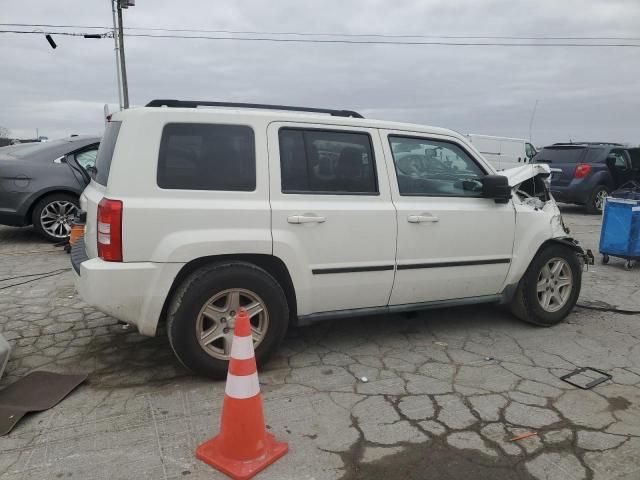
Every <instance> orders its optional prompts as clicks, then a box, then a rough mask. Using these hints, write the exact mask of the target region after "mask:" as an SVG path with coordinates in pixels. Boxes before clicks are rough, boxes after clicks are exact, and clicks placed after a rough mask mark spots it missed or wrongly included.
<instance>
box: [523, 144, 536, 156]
mask: <svg viewBox="0 0 640 480" xmlns="http://www.w3.org/2000/svg"><path fill="white" fill-rule="evenodd" d="M524 149H525V153H526V154H527V158H533V156H534V155H535V154H536V153H537V152H536V147H534V146H533V145H531V144H530V143H525V144H524Z"/></svg>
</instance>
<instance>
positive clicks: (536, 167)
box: [498, 163, 551, 187]
mask: <svg viewBox="0 0 640 480" xmlns="http://www.w3.org/2000/svg"><path fill="white" fill-rule="evenodd" d="M498 174H499V175H504V176H505V177H507V179H508V180H509V186H510V187H517V186H518V185H520V184H521V183H522V182H524V181H526V180H529V179H530V178H533V177H535V176H537V175H542V176H543V177H544V178H545V181H546V182H547V186H548V184H549V176H550V175H551V168H550V167H549V165H547V164H545V163H531V164H529V165H524V166H522V167H515V168H509V169H507V170H502V171H500V172H498Z"/></svg>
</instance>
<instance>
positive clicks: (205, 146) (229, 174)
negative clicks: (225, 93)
mask: <svg viewBox="0 0 640 480" xmlns="http://www.w3.org/2000/svg"><path fill="white" fill-rule="evenodd" d="M157 182H158V186H159V187H160V188H166V189H181V190H225V191H253V190H255V188H256V153H255V138H254V133H253V130H252V129H251V128H250V127H247V126H244V125H214V124H205V123H169V124H167V125H165V127H164V129H163V130H162V139H161V140H160V153H159V156H158V176H157Z"/></svg>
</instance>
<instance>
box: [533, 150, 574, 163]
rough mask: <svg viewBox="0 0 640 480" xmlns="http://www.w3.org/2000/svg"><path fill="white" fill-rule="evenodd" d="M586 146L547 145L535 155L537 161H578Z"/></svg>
mask: <svg viewBox="0 0 640 480" xmlns="http://www.w3.org/2000/svg"><path fill="white" fill-rule="evenodd" d="M585 150H586V148H585V147H545V148H543V149H542V150H540V151H539V152H538V153H537V154H536V156H535V157H534V159H533V160H534V162H537V163H578V162H580V160H581V159H582V156H583V155H584V151H585Z"/></svg>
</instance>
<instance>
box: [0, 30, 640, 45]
mask: <svg viewBox="0 0 640 480" xmlns="http://www.w3.org/2000/svg"><path fill="white" fill-rule="evenodd" d="M0 33H17V34H31V35H34V34H36V35H42V34H45V35H46V34H48V35H69V36H76V37H87V36H89V38H95V37H96V35H99V36H100V37H109V36H110V35H111V32H105V33H102V34H87V33H78V32H55V31H46V32H45V31H20V30H0ZM125 36H126V37H142V38H164V39H190V40H231V41H243V42H271V43H315V44H352V45H432V46H452V47H582V48H603V47H604V48H627V47H630V48H640V43H578V42H573V43H570V42H554V43H514V42H464V41H461V42H452V41H435V40H434V41H408V40H393V41H392V40H344V39H317V38H316V39H311V38H272V37H228V36H208V35H169V34H164V35H156V34H149V33H125Z"/></svg>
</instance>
